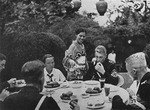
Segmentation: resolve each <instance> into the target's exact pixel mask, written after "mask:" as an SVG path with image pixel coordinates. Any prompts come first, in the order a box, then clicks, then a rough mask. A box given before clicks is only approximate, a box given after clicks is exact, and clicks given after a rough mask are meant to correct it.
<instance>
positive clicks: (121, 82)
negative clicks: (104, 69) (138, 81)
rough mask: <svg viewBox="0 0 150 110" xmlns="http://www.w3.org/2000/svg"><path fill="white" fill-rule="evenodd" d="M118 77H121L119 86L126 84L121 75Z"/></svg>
mask: <svg viewBox="0 0 150 110" xmlns="http://www.w3.org/2000/svg"><path fill="white" fill-rule="evenodd" d="M118 77H119V82H118V84H117V86H122V85H123V84H124V79H123V77H122V76H121V75H118Z"/></svg>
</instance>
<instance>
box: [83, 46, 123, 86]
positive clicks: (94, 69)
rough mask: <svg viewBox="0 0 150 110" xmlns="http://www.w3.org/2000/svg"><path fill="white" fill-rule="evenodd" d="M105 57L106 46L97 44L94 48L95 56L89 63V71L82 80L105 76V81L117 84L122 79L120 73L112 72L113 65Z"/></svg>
mask: <svg viewBox="0 0 150 110" xmlns="http://www.w3.org/2000/svg"><path fill="white" fill-rule="evenodd" d="M106 57H107V52H106V48H105V47H104V46H102V45H99V46H97V47H96V48H95V57H94V58H93V59H92V62H91V63H90V64H89V71H88V73H87V75H86V76H85V78H84V80H90V79H93V80H99V79H100V78H106V80H105V82H106V83H110V84H113V85H117V84H118V83H119V81H120V80H121V79H123V78H121V77H122V76H120V75H117V74H115V75H113V74H112V72H113V70H115V65H114V63H112V62H111V61H110V60H108V59H107V58H106Z"/></svg>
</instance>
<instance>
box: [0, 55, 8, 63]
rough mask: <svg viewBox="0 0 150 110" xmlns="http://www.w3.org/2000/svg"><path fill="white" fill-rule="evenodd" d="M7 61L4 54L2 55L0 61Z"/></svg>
mask: <svg viewBox="0 0 150 110" xmlns="http://www.w3.org/2000/svg"><path fill="white" fill-rule="evenodd" d="M2 60H7V58H6V56H5V55H4V54H2V53H0V61H2Z"/></svg>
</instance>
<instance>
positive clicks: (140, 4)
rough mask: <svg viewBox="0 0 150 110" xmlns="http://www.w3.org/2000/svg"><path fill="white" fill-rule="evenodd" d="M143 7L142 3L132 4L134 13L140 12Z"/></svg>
mask: <svg viewBox="0 0 150 110" xmlns="http://www.w3.org/2000/svg"><path fill="white" fill-rule="evenodd" d="M143 6H144V3H143V2H139V1H136V2H134V5H133V8H134V10H135V11H140V10H141V9H142V8H143Z"/></svg>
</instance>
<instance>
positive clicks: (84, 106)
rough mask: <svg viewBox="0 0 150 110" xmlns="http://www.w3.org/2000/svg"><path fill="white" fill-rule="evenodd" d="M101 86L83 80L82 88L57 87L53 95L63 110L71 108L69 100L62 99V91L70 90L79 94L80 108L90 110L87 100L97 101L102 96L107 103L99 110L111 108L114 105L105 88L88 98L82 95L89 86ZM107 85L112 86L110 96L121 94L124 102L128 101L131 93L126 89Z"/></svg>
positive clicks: (108, 85)
mask: <svg viewBox="0 0 150 110" xmlns="http://www.w3.org/2000/svg"><path fill="white" fill-rule="evenodd" d="M99 86H100V85H87V84H85V83H84V82H83V84H82V87H80V88H72V87H68V88H58V89H55V90H54V91H55V92H54V93H53V94H52V95H51V96H52V97H53V98H54V99H55V100H56V102H57V103H58V105H59V107H60V108H61V110H71V108H70V105H69V102H68V103H65V102H63V101H62V100H61V99H60V96H61V95H62V93H66V92H68V91H72V92H73V94H74V95H77V97H78V104H79V105H80V110H89V108H87V102H88V101H96V100H98V99H100V98H103V99H104V100H105V101H106V102H105V105H104V107H103V108H100V109H97V110H110V109H111V107H112V104H111V102H110V101H108V99H107V98H108V97H107V98H106V96H105V91H104V89H103V90H102V92H101V93H100V94H99V95H97V96H90V97H88V98H82V96H81V94H83V93H85V91H86V89H87V88H89V87H91V88H93V87H99ZM105 86H107V87H110V94H109V96H115V95H120V96H121V98H122V99H123V101H124V102H126V101H128V99H129V94H128V92H127V91H126V90H125V89H123V88H121V87H118V86H114V85H110V84H105Z"/></svg>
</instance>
